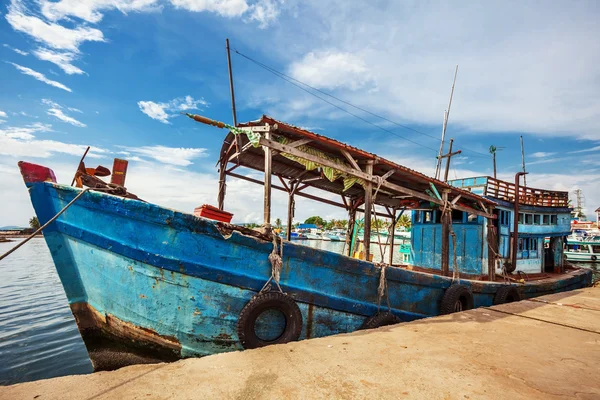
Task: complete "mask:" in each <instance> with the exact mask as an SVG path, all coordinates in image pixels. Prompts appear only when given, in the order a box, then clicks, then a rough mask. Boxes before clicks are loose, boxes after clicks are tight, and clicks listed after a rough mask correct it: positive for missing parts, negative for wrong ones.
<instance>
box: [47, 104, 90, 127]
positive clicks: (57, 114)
mask: <svg viewBox="0 0 600 400" xmlns="http://www.w3.org/2000/svg"><path fill="white" fill-rule="evenodd" d="M47 113H48V115H53V116H55V117H56V118H58V119H60V120H61V121H63V122H66V123H69V124H71V125H74V126H78V127H80V128H85V127H86V126H87V125H86V124H84V123H83V122H79V121H77V120H76V119H75V118H73V117H69V116H68V115H66V114H65V113H63V111H62V110H60V109H58V108H50V109H48V111H47Z"/></svg>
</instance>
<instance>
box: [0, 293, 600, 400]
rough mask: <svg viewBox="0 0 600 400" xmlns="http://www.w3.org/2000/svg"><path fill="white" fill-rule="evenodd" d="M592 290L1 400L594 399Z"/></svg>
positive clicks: (25, 387)
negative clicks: (193, 399) (142, 399)
mask: <svg viewBox="0 0 600 400" xmlns="http://www.w3.org/2000/svg"><path fill="white" fill-rule="evenodd" d="M599 317H600V288H587V289H582V290H576V291H572V292H566V293H557V294H553V295H549V296H544V297H541V298H536V299H532V300H524V301H521V302H518V303H510V304H504V305H501V306H495V307H489V308H480V309H476V310H471V311H466V312H463V313H459V314H452V315H446V316H442V317H435V318H427V319H423V320H419V321H414V322H409V323H404V324H400V325H396V326H391V327H383V328H379V329H376V330H371V331H358V332H355V333H351V334H344V335H337V336H332V337H325V338H321V339H312V340H304V341H301V342H294V343H289V344H286V345H277V346H270V347H265V348H262V349H257V350H248V351H244V352H233V353H227V354H220V355H215V356H210V357H205V358H201V359H189V360H183V361H178V362H175V363H172V364H154V365H137V366H131V367H126V368H123V369H120V370H118V371H113V372H102V373H95V374H91V375H80V376H70V377H63V378H55V379H49V380H44V381H38V382H31V383H23V384H18V385H14V386H9V387H3V388H0V398H2V399H11V400H17V399H34V398H41V399H65V400H68V399H82V398H94V399H108V398H122V399H129V398H138V399H140V398H144V399H153V398H232V399H233V398H236V399H254V398H265V399H269V398H273V399H281V398H310V399H319V398H390V399H397V398H415V399H422V398H430V399H441V398H444V399H481V398H486V399H507V398H510V399H565V398H578V399H598V398H600V380H599V379H598V376H597V374H598V360H600V346H598V343H599V341H600V318H599Z"/></svg>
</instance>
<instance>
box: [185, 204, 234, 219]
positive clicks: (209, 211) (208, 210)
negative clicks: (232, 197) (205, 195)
mask: <svg viewBox="0 0 600 400" xmlns="http://www.w3.org/2000/svg"><path fill="white" fill-rule="evenodd" d="M194 215H195V216H197V217H203V218H208V219H212V220H215V221H221V222H226V223H230V222H231V218H233V214H232V213H228V212H227V211H223V210H219V209H218V208H217V207H213V206H211V205H208V204H203V205H201V206H200V207H196V208H195V209H194Z"/></svg>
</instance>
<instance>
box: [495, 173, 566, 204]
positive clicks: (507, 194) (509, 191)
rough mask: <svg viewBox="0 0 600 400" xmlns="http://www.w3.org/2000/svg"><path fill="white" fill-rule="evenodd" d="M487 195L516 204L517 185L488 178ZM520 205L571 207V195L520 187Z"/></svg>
mask: <svg viewBox="0 0 600 400" xmlns="http://www.w3.org/2000/svg"><path fill="white" fill-rule="evenodd" d="M485 195H486V196H491V197H495V198H497V199H500V200H506V201H510V202H514V201H515V185H514V183H509V182H505V181H501V180H498V179H494V178H492V177H488V179H487V185H486V188H485ZM519 204H527V205H531V206H543V207H569V193H568V192H554V191H550V190H542V189H534V188H530V187H524V186H519Z"/></svg>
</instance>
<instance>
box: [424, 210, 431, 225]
mask: <svg viewBox="0 0 600 400" xmlns="http://www.w3.org/2000/svg"><path fill="white" fill-rule="evenodd" d="M423 222H424V223H428V222H431V211H423Z"/></svg>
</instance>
